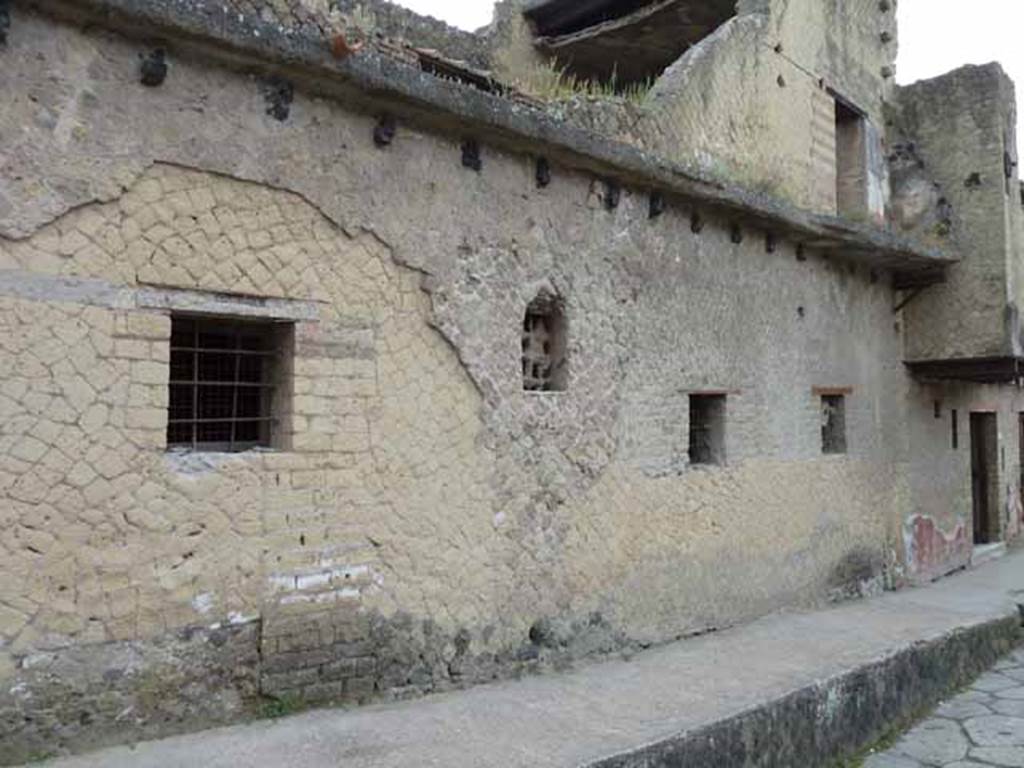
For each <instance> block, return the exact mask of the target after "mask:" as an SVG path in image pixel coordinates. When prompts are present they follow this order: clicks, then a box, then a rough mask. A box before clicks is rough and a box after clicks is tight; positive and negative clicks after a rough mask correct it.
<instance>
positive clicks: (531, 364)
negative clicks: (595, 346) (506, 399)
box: [522, 293, 568, 392]
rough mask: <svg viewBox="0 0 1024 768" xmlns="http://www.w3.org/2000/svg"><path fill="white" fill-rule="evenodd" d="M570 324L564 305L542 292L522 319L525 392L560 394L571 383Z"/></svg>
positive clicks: (531, 303)
mask: <svg viewBox="0 0 1024 768" xmlns="http://www.w3.org/2000/svg"><path fill="white" fill-rule="evenodd" d="M566 326H567V323H566V318H565V312H564V310H563V307H562V303H561V301H560V300H559V299H557V298H556V297H554V296H550V295H548V294H546V293H542V294H541V295H540V296H538V297H537V298H535V299H534V300H533V301H532V302H530V304H529V306H528V307H527V308H526V314H525V316H524V318H523V333H522V342H523V355H522V363H523V389H524V390H526V391H527V392H561V391H564V390H565V389H566V385H567V383H568V366H567V365H566V363H567V361H566V332H567V327H566Z"/></svg>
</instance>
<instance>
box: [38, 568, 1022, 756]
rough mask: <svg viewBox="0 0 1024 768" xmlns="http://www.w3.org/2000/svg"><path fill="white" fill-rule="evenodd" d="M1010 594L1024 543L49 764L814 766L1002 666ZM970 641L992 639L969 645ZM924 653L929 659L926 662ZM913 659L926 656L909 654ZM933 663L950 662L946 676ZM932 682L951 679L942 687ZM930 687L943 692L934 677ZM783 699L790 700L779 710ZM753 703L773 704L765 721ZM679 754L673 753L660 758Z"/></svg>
mask: <svg viewBox="0 0 1024 768" xmlns="http://www.w3.org/2000/svg"><path fill="white" fill-rule="evenodd" d="M1016 593H1024V553H1015V554H1011V555H1009V556H1007V557H1005V558H1003V559H1002V560H999V561H997V562H994V563H990V564H987V565H985V566H983V567H981V568H979V569H977V570H973V571H968V572H965V573H962V574H959V575H956V576H952V577H950V578H947V579H944V580H942V581H940V582H937V583H935V584H932V585H929V586H927V587H921V588H915V589H907V590H904V591H901V592H897V593H890V594H885V595H883V596H881V597H877V598H873V599H869V600H862V601H856V602H850V603H846V604H842V605H839V606H836V607H832V608H829V609H827V610H821V611H816V612H812V613H781V614H777V615H773V616H769V617H766V618H763V619H761V620H759V621H756V622H753V623H751V624H747V625H745V626H742V627H737V628H735V629H731V630H727V631H723V632H720V633H716V634H711V635H705V636H703V637H700V638H694V639H689V640H684V641H680V642H677V643H674V644H671V645H668V646H665V647H661V648H658V649H654V650H650V651H647V652H644V653H642V654H638V655H637V656H635V657H634V658H633V659H631V660H629V661H625V660H612V661H603V662H598V663H592V664H588V665H585V666H580V667H579V668H578V669H576V670H574V671H571V672H566V673H562V674H552V675H548V676H538V677H530V678H527V679H524V680H520V681H509V682H502V683H496V684H492V685H486V686H480V687H477V688H473V689H469V690H465V691H459V692H453V693H448V694H442V695H436V696H432V697H428V698H424V699H419V700H415V701H409V702H403V703H398V704H388V705H381V706H373V707H366V708H363V709H357V710H321V711H314V712H308V713H304V714H300V715H296V716H293V717H288V718H283V719H280V720H275V721H260V722H254V723H250V724H246V725H240V726H233V727H228V728H221V729H217V730H211V731H206V732H201V733H195V734H189V735H184V736H177V737H173V738H168V739H164V740H161V741H155V742H148V743H143V744H139V745H136V746H133V747H117V748H113V749H106V750H103V751H100V752H96V753H93V754H89V755H84V756H78V757H71V758H65V759H58V760H54V761H50V762H47V763H45V765H46V766H48V768H101V767H102V768H127V767H128V766H131V768H194V766H200V765H201V766H204V767H205V768H229V767H230V768H238V767H239V766H245V767H247V768H291V767H292V766H294V767H296V768H297V767H298V766H302V768H328V767H330V768H336V767H337V766H344V767H345V768H371V767H372V768H399V767H401V768H411V767H413V766H415V767H416V768H420V767H422V766H445V767H446V768H520V767H523V768H525V766H530V767H531V768H542V767H546V766H551V767H552V768H553V767H555V766H558V768H572V767H575V766H592V765H596V764H597V763H601V765H602V766H634V765H635V766H659V765H682V764H685V765H687V766H697V765H718V766H721V765H734V764H735V765H744V764H749V765H753V764H755V763H751V762H749V757H746V758H740V759H735V758H730V757H727V756H726V752H729V751H730V750H732V752H730V754H734V753H735V754H738V753H737V752H736V750H742V749H747V750H749V749H750V747H749V746H743V745H742V744H740V743H739V742H741V741H745V742H746V743H749V742H750V741H751V739H754V741H755V742H757V743H758V747H757V748H758V749H764V747H765V745H766V744H768V745H773V743H774V742H775V741H778V740H785V739H790V740H791V741H792V743H793V745H794V746H793V747H792V748H790V751H789V752H788V753H785V754H787V755H788V757H786V756H785V755H784V756H782V757H779V756H778V755H776V756H775V757H770V758H766V759H765V760H764V761H760V762H757V763H756V764H757V765H796V764H799V765H814V766H817V765H822V764H824V763H825V762H826V760H825V759H824V758H823V757H822V756H821V755H818V756H815V755H808V754H803V756H802V759H800V760H799V761H797V760H796V757H795V756H796V755H801V754H802V752H803V753H806V752H808V751H814V749H818V748H819V747H815V746H813V745H814V744H818V743H820V742H818V741H815V740H816V739H819V737H818V736H817V735H815V734H818V733H825V732H832V731H835V729H836V728H839V729H840V731H841V730H842V728H847V729H848V731H849V732H850V733H851V734H853V735H852V736H851V737H850V738H848V739H845V741H844V740H843V739H840V740H839V741H838V742H837V741H836V740H835V739H833V740H832V741H831V742H830V744H839V746H841V747H842V748H843V749H847V748H849V746H850V745H851V744H854V745H856V746H864V745H865V744H864V743H863V742H864V740H868V739H870V738H872V735H873V734H877V733H878V732H879V731H878V728H879V726H884V724H885V723H884V722H883V723H871V722H868V720H869V719H870V717H872V716H875V717H889V716H890V715H891V714H892V712H895V711H896V710H894V709H892V707H888V704H886V703H885V702H888V701H890V699H892V697H893V696H897V697H899V701H898V706H899V707H901V708H903V709H909V708H910V707H912V706H920V705H921V701H914V700H913V695H912V694H913V692H914V690H917V689H918V688H920V689H921V690H925V689H927V694H925V698H930V700H929V701H927V702H926V703H929V704H930V703H933V702H934V701H935V700H936V699H937V698H938V697H939V696H941V695H942V694H943V693H946V692H948V690H950V689H951V688H952V687H954V686H956V685H959V684H962V683H963V682H965V680H964V679H956V678H957V675H959V677H960V678H964V677H965V676H969V675H973V674H977V673H978V672H980V671H981V670H982V669H983V668H984V667H985V666H987V665H988V664H991V663H992V662H993V661H995V658H996V653H997V652H1004V651H1005V650H1007V649H1008V647H1009V645H1008V643H1012V642H1013V638H1015V637H1016V632H1017V629H1016V627H1018V626H1019V616H1018V608H1017V602H1016V599H1015V598H1016ZM987 627H1001V628H1002V629H1001V630H1000V631H1001V632H1002V634H1001V635H999V637H1000V638H1002V639H1001V640H1000V641H999V642H995V643H993V642H988V640H986V639H985V638H988V639H991V637H994V635H991V633H990V634H988V635H986V634H985V633H986V632H988V630H987V629H986V628H987ZM1007 628H1009V629H1007ZM976 637H977V638H982V639H981V640H980V641H979V640H975V639H973V638H976ZM972 643H973V644H975V645H977V646H978V647H973V646H972ZM986 643H987V644H986ZM1000 643H1001V644H1002V645H1001V646H1000ZM997 646H998V647H997ZM942 648H945V649H947V650H944V651H942V653H947V654H948V653H955V654H956V655H955V658H954V656H948V655H945V656H944V655H941V654H940V655H935V653H933V651H931V650H927V649H940V650H941V649H942ZM926 652H927V653H931V654H932V655H930V656H927V657H924V656H921V654H924V653H926ZM919 656H920V658H921V661H920V662H919V663H918V662H911V661H908V659H911V660H912V659H917V658H918V657H919ZM983 657H984V658H983ZM972 659H978V663H977V664H975V665H973V666H972ZM896 660H899V661H898V663H897V661H896ZM887 664H888V665H890V666H886V665H887ZM914 664H917V666H914ZM936 669H938V670H940V673H939V674H938V675H936V672H935V670H936ZM851 675H852V677H851ZM886 675H888V677H885V676H886ZM873 676H874V677H873ZM944 676H945V677H944ZM875 677H877V678H878V680H875ZM936 677H943V679H942V680H941V681H939V683H936V682H935V680H934V678H936ZM897 678H898V679H897ZM946 678H948V679H946ZM872 681H874V682H872ZM936 684H938V685H940V686H941V690H938V689H936V688H935V687H934V685H936ZM929 686H931V687H929ZM808 691H810V693H808ZM856 696H860V697H861V699H862V700H861V699H858V701H857V702H854V704H855V706H853V705H851V707H846V708H844V706H843V704H844V699H845V698H849V697H856ZM865 697H868V698H865ZM871 697H873V698H871ZM780 702H782V703H785V702H788V703H786V704H785V707H781V705H780V706H776V705H778V704H779V703H780ZM879 702H882V703H879ZM894 706H896V705H894ZM773 707H775V708H774V709H773ZM887 707H888V709H887ZM883 710H884V711H883ZM890 710H891V712H890ZM808 712H811V713H816V714H815V715H814V717H816V718H818V719H819V722H815V723H810V724H809V726H808V727H809V728H810V730H809V733H810V734H811V736H806V737H805V736H799V738H797V737H792V738H791V737H790V736H788V735H786V728H788V727H790V722H789V721H792V722H794V723H796V722H798V721H799V722H802V721H804V720H806V719H807V713H808ZM759 713H766V714H765V716H764V717H760V718H759V717H758V715H759ZM787 713H789V714H787ZM848 713H854V714H848ZM903 714H909V712H905V713H903ZM730 718H731V720H730ZM787 718H789V720H787ZM842 718H847V719H849V720H850V721H851V722H850V723H849V724H844V723H839V724H838V726H837V724H836V723H835V722H833V721H835V720H837V719H842ZM723 721H728V722H733V723H740V722H742V723H745V725H743V728H745V729H746V730H743V731H742V733H740V731H737V732H736V733H737V734H740V735H738V736H735V737H729V731H728V730H715V728H716V726H720V725H721V724H722V723H723ZM854 721H857V722H854ZM861 721H863V722H861ZM755 726H758V727H761V726H763V728H762V732H757V733H755V732H754V731H753V730H751V728H754V727H755ZM794 727H795V728H797V729H799V728H800V727H801V726H794ZM830 729H831V730H830ZM837 732H839V731H837ZM701 733H703V734H705V736H704V737H703V738H704V746H703V752H700V754H701V755H705V756H711V757H705V758H704V759H701V760H698V759H696V758H692V757H690V756H691V755H695V754H698V753H697V752H693V751H691V752H687V751H685V750H682V749H681V748H680V747H679V745H680V744H684V743H687V740H688V739H689V740H691V741H692V740H693V735H694V734H701ZM708 734H710V736H709V735H708ZM752 734H753V735H752ZM720 735H721V736H724V737H726V738H724V739H723V738H721V737H720ZM798 735H799V734H798ZM808 739H810V741H808ZM857 739H859V740H860V742H859V743H858V742H857V741H856V740H857ZM673 744H674V745H676V746H674V747H672V746H671V745H673ZM665 745H670V746H669V747H665ZM776 747H778V745H777V744H775V745H774V746H773V747H772V748H773V749H775V748H776ZM787 748H789V747H787ZM673 749H675V750H676V751H674V752H673V751H672V750H673ZM779 749H781V748H779ZM801 750H802V752H801ZM670 754H671V755H674V756H670V757H666V755H670ZM748 754H749V753H748ZM778 754H783V753H782V752H779V753H778ZM624 755H632V757H623V756H624ZM659 755H660V756H659ZM681 755H682V756H686V759H685V761H680V759H681V758H680V756H681ZM716 755H717V756H716ZM614 756H619V757H618V758H617V759H615V757H614ZM819 760H820V762H818V761H819ZM676 761H680V762H676ZM745 761H747V762H745ZM1015 764H1020V765H1024V763H1015ZM880 765H881V764H880Z"/></svg>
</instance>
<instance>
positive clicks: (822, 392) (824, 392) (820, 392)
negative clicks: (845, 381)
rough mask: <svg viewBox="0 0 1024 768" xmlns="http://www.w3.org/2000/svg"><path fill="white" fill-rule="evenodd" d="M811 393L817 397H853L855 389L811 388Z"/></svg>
mask: <svg viewBox="0 0 1024 768" xmlns="http://www.w3.org/2000/svg"><path fill="white" fill-rule="evenodd" d="M811 393H812V394H813V395H814V396H815V397H828V396H830V395H852V394H853V387H811Z"/></svg>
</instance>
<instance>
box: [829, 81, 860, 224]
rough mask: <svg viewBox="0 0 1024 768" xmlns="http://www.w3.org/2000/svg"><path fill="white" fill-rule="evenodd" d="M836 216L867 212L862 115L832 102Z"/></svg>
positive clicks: (839, 103)
mask: <svg viewBox="0 0 1024 768" xmlns="http://www.w3.org/2000/svg"><path fill="white" fill-rule="evenodd" d="M835 104H836V212H837V213H838V214H840V215H841V216H851V217H855V218H856V217H861V216H864V215H865V214H866V213H867V208H868V168H867V124H866V121H865V118H864V115H863V114H862V113H861V112H859V111H857V110H856V109H854V108H853V107H851V106H849V105H847V104H846V103H844V102H842V101H840V100H838V99H837V100H836V102H835Z"/></svg>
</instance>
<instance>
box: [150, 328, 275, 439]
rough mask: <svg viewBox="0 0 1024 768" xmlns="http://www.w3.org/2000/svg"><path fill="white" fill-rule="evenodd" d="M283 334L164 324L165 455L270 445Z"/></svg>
mask: <svg viewBox="0 0 1024 768" xmlns="http://www.w3.org/2000/svg"><path fill="white" fill-rule="evenodd" d="M290 330H291V326H290V325H286V324H284V325H283V324H275V323H267V322H250V321H244V320H235V319H221V318H216V319H211V318H196V317H172V318H171V360H170V369H171V376H170V399H169V414H168V422H167V446H168V448H189V449H191V450H198V451H244V450H247V449H250V448H255V447H258V446H270V445H272V442H273V438H274V433H275V426H276V422H277V416H278V414H276V413H275V397H276V395H277V394H278V391H277V390H278V388H279V383H280V382H279V379H280V375H281V373H282V349H283V346H284V341H285V334H286V333H287V332H290Z"/></svg>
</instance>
